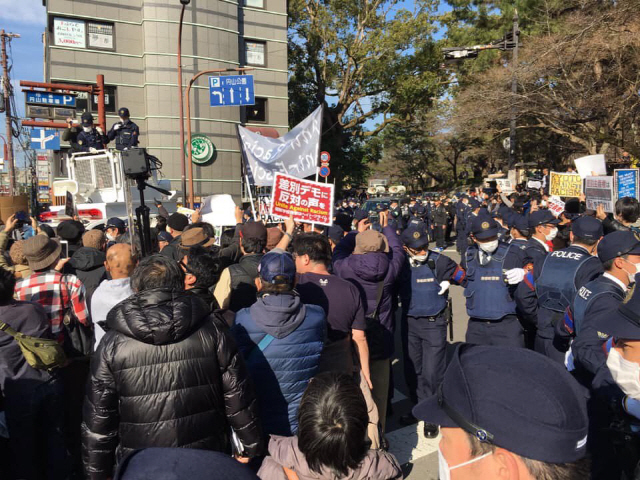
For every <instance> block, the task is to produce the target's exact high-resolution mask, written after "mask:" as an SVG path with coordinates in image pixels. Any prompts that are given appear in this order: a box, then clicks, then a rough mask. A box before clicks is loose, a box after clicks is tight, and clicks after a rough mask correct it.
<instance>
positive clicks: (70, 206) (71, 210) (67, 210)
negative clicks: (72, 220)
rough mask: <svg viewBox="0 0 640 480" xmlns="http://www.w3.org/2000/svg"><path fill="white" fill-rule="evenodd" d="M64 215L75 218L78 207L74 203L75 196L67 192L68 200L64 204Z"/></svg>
mask: <svg viewBox="0 0 640 480" xmlns="http://www.w3.org/2000/svg"><path fill="white" fill-rule="evenodd" d="M64 214H65V215H66V216H67V217H73V216H75V214H76V207H75V203H74V201H73V194H72V193H71V192H70V191H68V190H67V199H66V202H65V203H64Z"/></svg>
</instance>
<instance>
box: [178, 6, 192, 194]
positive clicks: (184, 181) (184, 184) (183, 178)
mask: <svg viewBox="0 0 640 480" xmlns="http://www.w3.org/2000/svg"><path fill="white" fill-rule="evenodd" d="M190 2H191V0H180V3H181V4H182V10H181V11H180V25H179V26H178V91H179V95H178V97H179V99H178V103H179V105H180V153H181V155H180V158H181V161H180V173H181V188H182V198H183V202H184V201H185V200H186V195H187V177H186V172H185V170H186V168H185V158H184V105H183V101H182V22H183V21H184V10H185V8H187V5H189V3H190Z"/></svg>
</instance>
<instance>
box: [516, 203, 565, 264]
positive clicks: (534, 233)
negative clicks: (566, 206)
mask: <svg viewBox="0 0 640 480" xmlns="http://www.w3.org/2000/svg"><path fill="white" fill-rule="evenodd" d="M559 223H560V220H558V219H557V218H556V217H554V215H553V213H551V212H550V211H549V210H537V211H535V212H533V213H531V215H529V231H530V232H531V238H529V241H528V242H527V248H526V250H525V251H526V254H527V257H529V260H530V263H531V264H532V265H531V268H533V265H535V264H536V263H540V262H543V261H544V257H546V256H547V253H549V250H550V248H549V245H548V243H547V242H551V241H552V240H553V239H554V238H556V235H557V234H558V227H557V225H558V224H559Z"/></svg>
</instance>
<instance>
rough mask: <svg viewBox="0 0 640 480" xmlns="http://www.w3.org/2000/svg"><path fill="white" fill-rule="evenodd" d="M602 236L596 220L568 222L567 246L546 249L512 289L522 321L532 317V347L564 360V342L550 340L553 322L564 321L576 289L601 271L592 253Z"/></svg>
mask: <svg viewBox="0 0 640 480" xmlns="http://www.w3.org/2000/svg"><path fill="white" fill-rule="evenodd" d="M601 238H602V223H601V222H600V220H598V219H596V218H594V217H590V216H583V217H580V218H578V219H577V220H576V221H575V222H573V225H572V231H571V235H570V239H571V246H569V247H567V248H564V249H562V250H557V251H555V252H552V253H549V254H548V255H547V256H546V257H545V258H544V260H543V261H542V262H538V263H537V264H534V266H533V272H531V273H528V274H527V278H526V279H525V281H524V282H522V283H521V284H520V285H519V286H518V289H517V292H516V301H517V303H518V307H519V310H520V312H521V314H522V316H523V318H524V319H525V321H534V319H535V321H536V324H537V327H538V330H537V332H536V340H535V350H536V351H537V352H539V353H542V354H543V355H547V356H548V357H549V358H551V359H553V360H556V361H557V362H560V363H564V360H565V353H566V351H567V349H568V344H567V343H566V342H562V343H557V340H556V343H555V344H554V337H555V325H556V324H557V323H558V322H563V321H564V313H565V310H566V309H567V307H568V306H569V305H570V304H571V302H572V301H573V297H574V296H575V294H576V292H577V291H578V290H579V289H580V288H582V287H583V286H584V285H585V284H586V283H588V282H590V281H591V280H593V279H595V278H596V277H598V276H600V275H601V274H602V273H603V271H604V270H603V269H602V263H601V262H600V260H599V259H598V257H596V256H594V254H595V251H596V248H597V246H598V242H599V241H600V239H601Z"/></svg>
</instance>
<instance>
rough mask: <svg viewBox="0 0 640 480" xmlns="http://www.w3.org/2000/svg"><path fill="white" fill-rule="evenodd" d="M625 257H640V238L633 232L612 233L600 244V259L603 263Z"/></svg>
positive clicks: (620, 231) (619, 231)
mask: <svg viewBox="0 0 640 480" xmlns="http://www.w3.org/2000/svg"><path fill="white" fill-rule="evenodd" d="M623 255H640V237H639V236H638V234H636V233H633V232H631V231H628V230H627V231H622V230H618V231H615V232H611V233H610V234H608V235H605V237H604V238H603V239H602V240H600V243H599V244H598V258H599V259H600V261H601V262H602V263H604V262H607V261H609V260H611V259H613V258H617V257H621V256H623Z"/></svg>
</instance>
